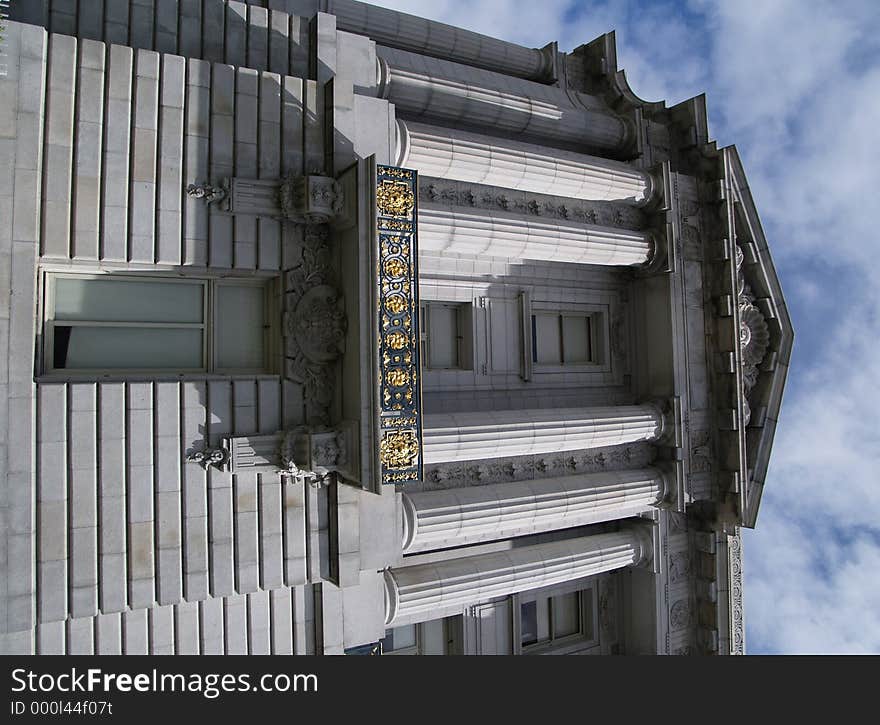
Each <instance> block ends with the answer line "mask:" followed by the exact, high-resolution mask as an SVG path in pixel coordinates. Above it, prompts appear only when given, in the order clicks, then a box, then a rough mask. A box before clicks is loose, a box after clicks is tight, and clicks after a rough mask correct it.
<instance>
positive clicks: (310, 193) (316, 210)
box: [278, 174, 344, 224]
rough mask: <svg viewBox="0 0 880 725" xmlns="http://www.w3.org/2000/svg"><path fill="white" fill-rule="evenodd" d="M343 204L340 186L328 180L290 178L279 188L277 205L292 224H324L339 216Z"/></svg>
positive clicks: (291, 176) (329, 178)
mask: <svg viewBox="0 0 880 725" xmlns="http://www.w3.org/2000/svg"><path fill="white" fill-rule="evenodd" d="M343 201H344V199H343V195H342V185H341V184H340V183H339V182H338V181H336V179H333V178H331V177H329V176H317V175H314V174H313V175H309V176H294V175H292V174H291V175H290V176H288V177H286V178H285V179H283V180H282V181H281V185H280V186H279V188H278V203H279V205H280V206H281V209H282V211H283V213H284V216H285V217H286V218H287V219H290V220H291V221H296V222H305V223H306V224H323V223H326V222H328V221H330V219H332V218H333V217H334V216H336V215H337V214H339V212H340V211H341V210H342V205H343Z"/></svg>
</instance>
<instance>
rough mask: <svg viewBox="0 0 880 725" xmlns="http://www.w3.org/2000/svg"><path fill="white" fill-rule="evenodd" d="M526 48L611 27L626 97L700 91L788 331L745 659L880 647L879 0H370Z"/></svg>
mask: <svg viewBox="0 0 880 725" xmlns="http://www.w3.org/2000/svg"><path fill="white" fill-rule="evenodd" d="M373 2H374V4H377V5H384V6H386V7H393V8H395V9H398V10H403V11H406V12H411V13H414V14H417V15H421V16H424V17H430V18H433V19H436V20H442V21H444V22H448V23H451V24H454V25H459V26H461V27H466V28H469V29H472V30H476V31H478V32H482V33H486V34H488V35H493V36H495V37H500V38H505V39H507V40H511V41H514V42H518V43H522V44H523V45H528V46H531V47H541V46H543V45H544V44H546V43H547V42H549V41H551V40H558V41H559V45H560V49H562V50H571V49H572V48H574V47H576V46H578V45H580V44H582V43H585V42H588V41H590V40H592V39H593V38H595V37H596V36H598V35H600V34H602V33H604V32H607V31H609V30H616V31H617V53H618V63H619V66H620V67H621V68H623V69H625V70H626V73H627V79H628V80H629V83H630V86H631V87H632V89H633V90H634V92H635V93H636V94H637V95H639V96H640V97H641V98H644V99H646V100H660V99H663V100H665V101H666V102H667V105H672V104H674V103H677V102H679V101H682V100H684V99H687V98H690V97H692V96H694V95H697V94H699V93H703V92H705V93H706V94H707V99H708V107H709V129H710V134H711V136H712V138H714V139H715V140H717V141H718V144H719V146H727V145H729V144H733V143H735V144H736V146H737V148H738V149H739V152H740V155H741V156H742V157H743V163H744V165H745V169H746V174H747V175H748V178H749V183H750V186H751V189H752V193H753V196H754V198H755V202H756V204H757V206H758V212H759V214H760V215H761V220H762V223H763V226H764V230H765V232H766V234H767V238H768V241H769V244H770V248H771V251H772V254H773V257H774V262H775V264H776V268H777V271H778V273H779V276H780V278H781V281H782V286H783V291H784V293H785V296H786V302H787V303H788V306H789V309H790V311H791V316H792V318H793V323H794V326H795V333H796V340H795V350H794V358H793V361H792V367H791V371H790V374H789V379H788V384H787V388H786V393H785V400H784V403H783V411H782V416H781V420H780V424H779V429H778V432H777V436H776V441H775V444H774V449H773V455H772V460H771V464H770V471H769V474H768V477H767V483H766V487H765V492H764V496H763V500H762V504H761V511H760V513H759V516H758V524H757V528H756V530H754V531H746V532H745V534H744V550H745V556H746V561H745V576H746V589H745V604H746V628H747V630H746V641H747V648H748V651H749V652H751V653H832V652H835V653H856V652H873V653H878V652H880V523H878V519H877V516H876V514H877V512H878V511H880V342H878V341H880V284H878V282H877V280H878V279H880V276H878V272H877V267H878V255H880V243H878V242H880V240H878V231H877V230H878V221H880V219H878V212H877V210H880V202H878V201H877V199H876V197H877V194H878V191H880V189H878V186H880V150H878V149H880V146H878V145H877V143H876V141H875V135H876V134H877V132H878V129H880V12H878V9H877V3H876V0H873V1H871V0H869V1H866V2H855V1H853V2H845V1H841V0H837V1H827V0H803V1H800V0H748V1H747V0H737V2H718V1H716V0H690V1H688V2H684V1H682V2H634V1H633V2H630V1H624V0H616V1H613V2H588V1H586V0H574V1H572V0H540V1H539V2H536V1H535V0H373Z"/></svg>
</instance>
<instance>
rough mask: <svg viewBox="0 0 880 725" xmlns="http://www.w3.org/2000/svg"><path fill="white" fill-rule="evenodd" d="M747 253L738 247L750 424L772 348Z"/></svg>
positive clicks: (746, 407) (741, 339)
mask: <svg viewBox="0 0 880 725" xmlns="http://www.w3.org/2000/svg"><path fill="white" fill-rule="evenodd" d="M744 256H745V255H744V254H743V251H742V249H741V248H740V246H739V245H736V269H737V286H738V288H739V289H738V292H739V300H738V302H739V346H740V350H741V352H742V368H743V369H742V375H743V411H742V412H743V420H744V423H745V424H746V425H748V424H749V419H750V418H751V408H750V406H749V402H748V398H749V394H750V393H751V392H752V389H753V388H754V387H755V385H756V384H757V382H758V374H759V370H758V368H759V366H760V365H761V363H762V362H763V360H764V356H765V355H766V354H767V348H768V347H769V346H770V331H769V329H768V327H767V321H766V320H765V319H764V314H763V313H762V312H761V310H760V309H758V307H757V306H756V305H755V296H754V295H753V294H752V291H751V289H750V288H749V285H748V284H747V283H746V280H745V276H744V275H743V271H742V264H743V259H744Z"/></svg>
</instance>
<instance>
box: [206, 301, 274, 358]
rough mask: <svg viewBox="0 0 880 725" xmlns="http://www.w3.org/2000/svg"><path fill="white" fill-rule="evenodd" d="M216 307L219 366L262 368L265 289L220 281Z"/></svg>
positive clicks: (215, 322)
mask: <svg viewBox="0 0 880 725" xmlns="http://www.w3.org/2000/svg"><path fill="white" fill-rule="evenodd" d="M216 290H217V294H216V300H215V304H214V307H215V310H214V336H215V339H216V354H217V359H216V360H215V367H217V368H233V369H250V370H253V369H260V370H262V369H263V368H264V367H265V357H264V354H263V288H262V287H255V286H253V285H231V284H220V285H217V287H216Z"/></svg>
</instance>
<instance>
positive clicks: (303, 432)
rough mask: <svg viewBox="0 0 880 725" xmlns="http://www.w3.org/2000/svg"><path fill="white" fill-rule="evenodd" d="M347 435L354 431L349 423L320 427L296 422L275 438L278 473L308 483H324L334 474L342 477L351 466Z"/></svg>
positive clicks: (347, 473) (347, 474) (346, 475)
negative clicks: (294, 426)
mask: <svg viewBox="0 0 880 725" xmlns="http://www.w3.org/2000/svg"><path fill="white" fill-rule="evenodd" d="M349 437H351V438H352V442H353V440H354V438H355V437H356V432H355V431H354V430H353V429H352V428H351V426H350V425H349V426H343V427H342V428H324V427H322V426H319V427H309V426H300V427H298V428H294V429H292V430H288V431H284V432H283V433H282V434H281V438H280V440H279V442H278V461H279V467H280V469H281V472H282V475H286V476H288V477H292V478H293V479H295V480H296V481H298V482H300V481H303V482H304V481H308V482H309V483H310V484H311V485H312V486H314V487H317V486H320V485H327V483H329V481H330V480H331V479H333V478H334V477H335V476H336V475H337V474H340V475H342V476H344V477H346V478H348V477H349V476H350V473H349V470H348V469H349V468H353V467H355V466H353V465H352V464H354V463H355V461H354V460H352V455H351V454H352V453H354V451H350V450H349V449H350V442H349Z"/></svg>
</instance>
